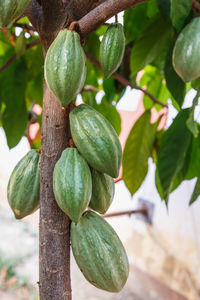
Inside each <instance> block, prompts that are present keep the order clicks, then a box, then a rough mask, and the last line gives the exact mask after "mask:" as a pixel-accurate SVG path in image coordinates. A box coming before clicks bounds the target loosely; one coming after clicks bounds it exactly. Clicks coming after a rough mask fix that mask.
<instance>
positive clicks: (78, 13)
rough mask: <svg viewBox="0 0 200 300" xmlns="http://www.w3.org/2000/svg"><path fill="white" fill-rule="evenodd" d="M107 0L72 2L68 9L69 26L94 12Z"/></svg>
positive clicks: (75, 0) (79, 0)
mask: <svg viewBox="0 0 200 300" xmlns="http://www.w3.org/2000/svg"><path fill="white" fill-rule="evenodd" d="M105 1H106V0H94V1H91V0H73V1H70V3H69V5H68V6H67V7H66V11H67V13H68V15H69V19H68V24H66V26H67V25H69V24H70V23H71V22H73V21H78V20H80V19H81V18H82V17H84V16H85V15H87V14H88V13H89V12H90V11H91V10H93V9H94V8H95V7H97V6H98V5H100V4H102V3H103V2H105Z"/></svg>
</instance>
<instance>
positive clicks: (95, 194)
mask: <svg viewBox="0 0 200 300" xmlns="http://www.w3.org/2000/svg"><path fill="white" fill-rule="evenodd" d="M91 174H92V197H91V200H90V204H89V207H91V208H92V209H93V210H95V211H97V212H99V213H100V214H105V213H106V211H107V210H108V209H109V207H110V205H111V203H112V201H113V197H114V193H115V184H114V180H113V178H112V177H110V176H109V175H107V174H103V173H100V172H98V171H96V170H94V169H92V168H91Z"/></svg>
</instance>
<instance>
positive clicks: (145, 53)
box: [131, 17, 171, 73]
mask: <svg viewBox="0 0 200 300" xmlns="http://www.w3.org/2000/svg"><path fill="white" fill-rule="evenodd" d="M170 31H171V27H170V26H169V24H168V23H167V22H166V21H165V20H164V19H162V18H161V17H159V18H157V19H156V20H155V21H153V23H151V24H150V25H149V26H148V27H147V28H146V29H145V30H144V31H143V34H142V36H141V37H140V38H139V39H138V40H137V41H136V42H135V44H134V46H133V48H132V51H131V71H132V73H137V72H138V71H139V70H141V69H143V68H144V67H145V66H146V65H148V64H149V63H151V62H152V61H153V60H154V59H155V58H156V56H157V55H158V54H159V52H160V51H161V50H162V47H163V46H164V44H165V43H166V41H167V39H168V37H169V33H170Z"/></svg>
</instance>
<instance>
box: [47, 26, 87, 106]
mask: <svg viewBox="0 0 200 300" xmlns="http://www.w3.org/2000/svg"><path fill="white" fill-rule="evenodd" d="M85 76H86V64H85V53H84V51H83V48H82V47H81V44H80V36H79V34H78V33H77V32H72V31H71V30H68V29H63V30H61V31H60V32H59V34H58V35H57V37H56V38H55V40H54V41H53V43H52V44H51V46H50V47H49V49H48V51H47V55H46V59H45V79H46V82H47V85H48V87H49V89H50V90H51V91H52V92H53V94H54V95H55V96H56V97H57V98H58V100H60V103H61V105H62V106H67V105H68V104H69V103H70V102H71V101H73V100H74V98H75V97H76V96H77V94H78V93H79V92H80V91H81V90H82V87H83V85H84V82H85Z"/></svg>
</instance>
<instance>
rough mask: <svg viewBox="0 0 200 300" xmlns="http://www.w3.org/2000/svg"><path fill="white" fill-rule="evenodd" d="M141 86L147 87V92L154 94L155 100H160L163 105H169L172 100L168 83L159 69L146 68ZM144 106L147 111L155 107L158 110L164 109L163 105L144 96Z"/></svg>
mask: <svg viewBox="0 0 200 300" xmlns="http://www.w3.org/2000/svg"><path fill="white" fill-rule="evenodd" d="M140 86H141V87H143V86H145V87H146V90H147V91H148V92H149V93H150V94H152V95H153V96H154V97H155V98H157V99H158V100H160V101H161V102H162V103H163V104H167V100H168V99H169V98H170V93H169V92H168V89H167V88H166V83H165V82H164V80H163V74H161V72H160V70H159V69H158V68H155V67H153V66H147V67H146V68H145V72H144V75H143V76H142V77H141V79H140ZM143 104H144V107H145V109H146V110H148V109H150V108H151V107H152V106H155V107H156V109H157V110H160V109H161V108H162V106H161V105H157V104H155V103H154V102H153V101H152V99H150V98H149V96H147V95H144V97H143Z"/></svg>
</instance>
